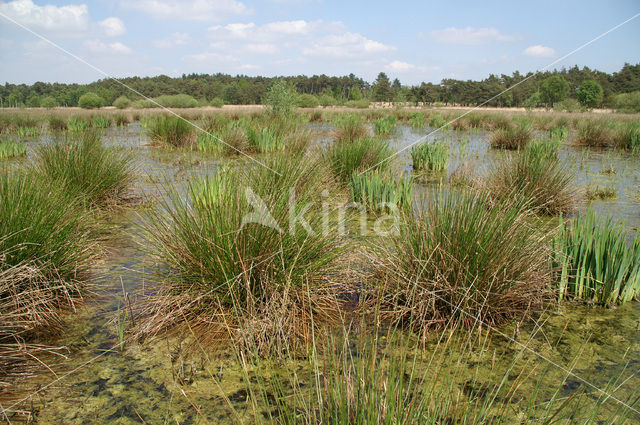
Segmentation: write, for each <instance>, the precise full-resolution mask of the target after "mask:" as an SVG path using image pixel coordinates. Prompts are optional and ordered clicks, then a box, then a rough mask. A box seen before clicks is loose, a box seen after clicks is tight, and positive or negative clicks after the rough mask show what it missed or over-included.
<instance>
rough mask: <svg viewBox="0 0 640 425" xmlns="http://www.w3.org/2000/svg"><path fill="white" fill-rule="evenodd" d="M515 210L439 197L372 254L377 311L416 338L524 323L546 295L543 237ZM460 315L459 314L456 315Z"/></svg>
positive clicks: (458, 196)
mask: <svg viewBox="0 0 640 425" xmlns="http://www.w3.org/2000/svg"><path fill="white" fill-rule="evenodd" d="M528 211H529V210H528V208H526V207H525V206H524V205H522V204H521V203H515V202H510V201H509V202H498V203H497V204H496V203H494V202H493V201H492V200H491V199H490V197H489V196H488V195H487V194H486V193H484V192H470V191H462V192H458V191H455V192H454V191H447V192H444V191H441V192H438V193H433V194H431V195H430V196H429V199H428V201H426V200H424V201H423V203H422V205H421V209H420V210H418V211H416V212H414V213H412V214H408V215H407V217H406V219H405V220H404V221H403V223H402V224H401V225H400V229H399V233H398V235H397V236H396V237H394V238H392V240H391V243H390V244H384V245H381V246H380V247H379V250H380V258H383V259H384V260H383V262H382V264H381V267H380V272H379V273H380V276H379V282H380V283H379V284H378V285H379V286H378V287H377V288H375V291H377V293H378V296H379V297H380V303H381V310H382V311H385V312H387V313H386V315H387V317H389V318H390V319H391V320H393V321H394V322H396V323H398V324H403V323H404V324H410V325H411V326H412V327H414V328H417V329H418V330H424V329H425V328H428V327H430V326H438V325H442V324H445V323H450V321H451V320H454V319H456V320H454V321H457V319H459V321H460V323H462V324H467V325H471V326H473V325H474V324H475V323H477V322H478V321H480V322H482V323H491V324H495V323H499V322H502V321H504V320H506V319H511V318H518V320H521V319H523V318H524V317H527V316H529V315H530V314H532V313H533V312H535V311H537V310H538V309H539V308H540V307H541V306H542V305H543V302H544V298H545V294H546V292H547V291H548V287H549V283H550V280H549V271H548V248H547V242H548V236H547V235H544V234H541V233H540V231H538V230H537V226H532V225H531V223H530V221H529V219H530V217H529V212H528ZM463 312H464V313H463Z"/></svg>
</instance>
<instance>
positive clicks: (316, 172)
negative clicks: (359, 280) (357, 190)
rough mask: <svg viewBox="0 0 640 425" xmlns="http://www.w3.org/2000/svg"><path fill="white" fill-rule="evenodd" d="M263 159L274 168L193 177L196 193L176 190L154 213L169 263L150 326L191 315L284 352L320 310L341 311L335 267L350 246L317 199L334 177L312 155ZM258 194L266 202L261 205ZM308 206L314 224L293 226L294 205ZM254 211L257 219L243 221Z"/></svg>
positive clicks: (303, 209) (195, 323)
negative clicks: (327, 221)
mask: <svg viewBox="0 0 640 425" xmlns="http://www.w3.org/2000/svg"><path fill="white" fill-rule="evenodd" d="M264 161H265V164H266V165H267V166H268V167H269V169H267V168H264V167H261V166H256V167H249V168H246V169H244V170H242V171H238V172H229V171H227V172H225V171H222V172H221V173H220V174H219V175H218V176H217V177H213V178H209V179H210V180H209V181H208V182H206V183H204V182H200V183H192V184H191V188H192V189H191V190H190V195H189V197H187V198H185V197H184V196H181V195H180V194H178V193H177V191H172V192H171V194H170V196H169V199H168V200H167V201H166V202H165V203H163V205H162V208H160V209H158V210H154V211H152V212H150V213H149V216H148V217H147V219H146V220H145V222H144V225H143V227H144V230H145V238H144V242H143V243H144V245H143V249H145V250H148V251H149V252H150V254H151V255H152V256H153V258H155V259H156V260H157V262H158V263H159V264H161V265H162V266H163V267H162V268H161V269H160V270H159V273H160V276H159V278H160V279H161V284H160V286H159V289H158V294H157V296H156V297H155V298H154V299H153V300H152V301H151V302H150V303H149V305H148V306H147V308H146V314H147V317H148V320H147V324H146V325H145V326H144V329H143V332H144V333H147V334H154V333H157V332H160V331H161V330H163V329H167V328H169V329H171V328H178V329H180V328H184V326H185V325H186V323H185V321H184V320H185V319H186V320H187V321H188V323H189V326H191V327H192V328H200V329H202V330H204V331H205V333H207V334H208V335H211V336H212V339H215V338H214V337H213V336H215V335H217V337H216V338H224V335H227V336H229V335H230V336H231V337H232V339H233V340H234V341H236V342H238V343H240V344H250V343H251V344H255V345H256V346H257V347H259V348H258V349H259V351H261V352H263V351H264V352H271V351H272V350H273V352H279V351H278V350H280V349H295V348H296V347H297V345H298V344H299V343H301V341H304V340H305V339H306V338H307V337H308V336H309V332H310V328H309V326H310V322H309V320H308V314H310V312H311V311H313V312H315V314H317V315H318V317H317V319H318V320H321V319H320V318H321V317H324V316H326V317H327V320H330V319H329V317H330V316H332V315H333V314H334V313H335V312H337V311H338V309H337V306H338V304H337V300H336V298H335V296H334V292H335V291H333V289H331V288H329V286H328V282H327V280H326V277H327V276H328V275H329V274H331V273H335V272H337V271H338V270H339V268H338V266H337V263H336V260H337V258H338V257H339V255H340V253H341V251H342V248H341V244H340V241H339V235H338V232H337V230H336V229H327V231H323V228H322V227H321V226H323V217H322V215H321V213H320V208H319V204H318V202H317V201H318V199H320V198H321V196H322V192H323V190H325V189H331V187H332V186H334V185H335V182H333V181H332V180H331V179H329V180H328V178H327V175H328V174H327V172H326V169H325V167H324V165H323V163H322V162H321V161H319V160H317V159H315V158H312V157H297V156H290V155H275V156H269V157H266V158H265V159H264ZM271 170H276V171H278V172H279V173H280V175H277V174H274V173H273V171H271ZM329 174H330V173H329ZM221 182H224V183H223V184H221ZM194 196H195V198H192V197H194ZM291 197H295V206H294V208H295V210H294V211H290V202H291V199H292V198H291ZM258 199H259V200H260V201H258ZM256 202H262V203H263V204H262V205H264V208H266V209H261V211H262V212H261V213H260V212H258V213H256V211H255V208H256V207H255V205H258V204H256ZM309 205H310V207H308V206H309ZM307 207H308V208H307ZM267 211H268V214H269V215H267ZM300 213H302V214H303V215H304V217H305V224H304V225H302V226H300V224H301V223H299V225H298V226H297V227H296V228H291V227H290V226H289V224H290V219H291V216H290V214H294V217H295V216H297V215H298V214H300ZM251 214H253V220H250V221H248V222H245V221H243V220H244V219H245V218H247V217H252V215H251ZM294 226H295V222H294ZM306 226H309V228H310V229H312V230H313V232H309V231H308V229H306ZM302 227H304V228H302ZM283 229H284V230H283Z"/></svg>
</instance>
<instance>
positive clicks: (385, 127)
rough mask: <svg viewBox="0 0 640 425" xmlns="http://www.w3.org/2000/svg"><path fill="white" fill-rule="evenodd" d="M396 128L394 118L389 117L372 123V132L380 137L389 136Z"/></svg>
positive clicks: (392, 116) (393, 116)
mask: <svg viewBox="0 0 640 425" xmlns="http://www.w3.org/2000/svg"><path fill="white" fill-rule="evenodd" d="M395 128H396V116H395V115H389V116H386V117H384V118H380V119H377V120H376V121H374V122H373V131H374V133H375V134H378V135H380V136H387V135H389V134H390V133H391V132H392V131H393V130H394V129H395Z"/></svg>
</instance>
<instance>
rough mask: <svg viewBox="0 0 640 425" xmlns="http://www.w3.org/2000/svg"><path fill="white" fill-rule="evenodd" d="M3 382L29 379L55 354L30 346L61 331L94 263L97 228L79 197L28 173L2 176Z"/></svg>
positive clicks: (0, 310) (0, 369) (0, 330)
mask: <svg viewBox="0 0 640 425" xmlns="http://www.w3.org/2000/svg"><path fill="white" fill-rule="evenodd" d="M0 222H2V226H0V323H2V326H0V366H1V367H0V382H2V381H4V380H5V379H10V378H11V377H12V375H14V374H15V375H17V376H20V377H24V374H25V371H27V370H28V367H29V365H31V366H33V365H34V364H35V365H37V364H39V363H40V360H38V356H40V355H43V354H45V353H47V352H49V351H51V352H55V351H56V349H55V348H51V347H47V346H45V345H42V344H31V342H30V341H31V337H32V336H33V333H35V332H37V331H42V330H45V331H48V332H51V331H52V330H55V329H57V328H59V327H60V325H61V313H62V312H63V311H64V310H69V309H73V308H74V305H75V304H76V303H77V302H78V301H79V298H80V297H81V295H82V293H83V292H84V289H85V286H86V285H85V280H84V277H86V276H85V275H86V273H87V271H88V270H89V267H90V265H91V263H92V262H93V261H94V260H95V258H96V252H97V249H96V244H95V242H94V238H93V235H94V232H95V229H94V226H95V224H94V223H93V221H92V220H90V219H89V216H88V215H87V213H86V212H84V210H83V209H82V208H81V206H79V205H78V204H77V202H76V201H75V199H74V197H73V196H70V194H69V193H67V192H65V191H63V190H61V189H60V188H59V187H58V186H57V185H55V184H52V183H49V182H48V181H46V180H43V179H40V178H38V177H37V176H36V175H35V174H33V173H27V172H24V171H22V170H14V171H8V170H7V169H6V168H2V169H0Z"/></svg>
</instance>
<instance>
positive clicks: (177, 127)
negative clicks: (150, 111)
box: [147, 115, 195, 148]
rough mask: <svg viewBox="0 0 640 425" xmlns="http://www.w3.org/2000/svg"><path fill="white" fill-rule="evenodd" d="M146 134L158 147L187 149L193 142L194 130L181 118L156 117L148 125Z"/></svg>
mask: <svg viewBox="0 0 640 425" xmlns="http://www.w3.org/2000/svg"><path fill="white" fill-rule="evenodd" d="M147 134H148V135H149V138H150V139H151V140H152V141H153V142H154V143H155V144H158V145H161V146H166V147H171V148H189V147H191V145H192V144H193V142H194V140H195V133H194V128H193V127H192V126H191V124H190V123H189V122H187V121H186V120H184V119H183V118H181V117H174V116H164V115H161V116H158V117H154V118H153V119H152V120H150V121H149V123H148V129H147Z"/></svg>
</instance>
